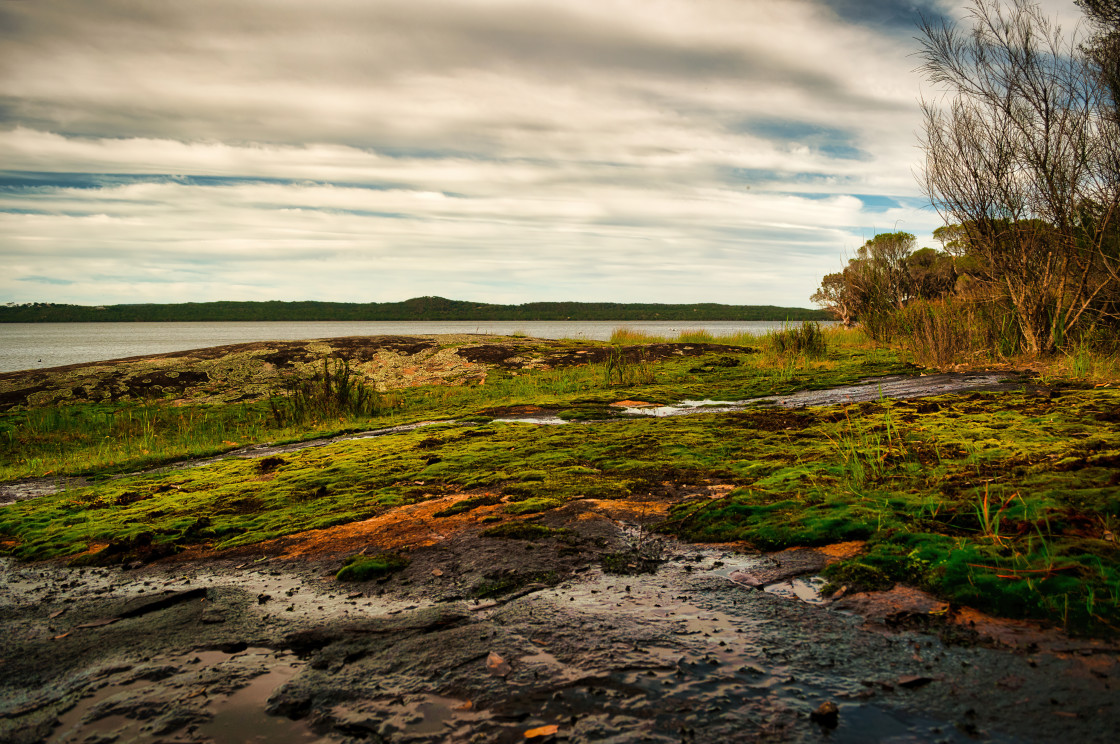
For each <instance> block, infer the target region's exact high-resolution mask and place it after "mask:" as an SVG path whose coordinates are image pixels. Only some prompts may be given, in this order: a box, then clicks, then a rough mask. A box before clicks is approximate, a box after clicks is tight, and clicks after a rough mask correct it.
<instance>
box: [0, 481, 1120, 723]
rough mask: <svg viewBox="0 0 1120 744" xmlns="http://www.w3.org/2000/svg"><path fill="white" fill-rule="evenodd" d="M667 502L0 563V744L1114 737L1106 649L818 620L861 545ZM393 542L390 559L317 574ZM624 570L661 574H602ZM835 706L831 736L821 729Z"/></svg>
mask: <svg viewBox="0 0 1120 744" xmlns="http://www.w3.org/2000/svg"><path fill="white" fill-rule="evenodd" d="M456 498H462V496H461V495H460V496H454V497H447V498H446V499H443V501H451V500H454V499H456ZM444 506H446V504H444ZM664 506H665V504H663V503H661V502H658V501H650V502H621V501H617V502H616V501H594V502H573V503H571V504H568V505H566V506H565V507H563V508H561V509H557V510H554V511H552V512H549V513H547V514H546V515H544V516H542V517H540V518H539V519H538V521H539V522H540V523H542V524H545V525H547V526H550V527H553V528H557V529H559V528H563V531H562V532H557V533H556V534H557V536H556V537H548V538H544V539H540V540H534V541H527V540H516V539H498V538H488V537H485V536H483V535H482V532H481V531H482V530H483V529H484V527H485V522H484V521H483V520H484V519H485V518H486V516H487V515H488V512H487V511H486V510H487V509H488V508H491V509H497V508H498V506H497V505H495V506H494V507H485V506H483V507H480V508H479V509H476V510H474V511H472V512H471V513H470V514H468V515H459V516H453V517H448V518H443V519H438V518H435V517H433V515H432V514H431V513H428V512H423V513H421V512H420V511H415V513H413V512H402V513H400V514H398V515H396V517H395V518H393V517H389V516H386V517H381V518H378V519H376V520H369V522H368V524H366V523H359V524H357V525H346V526H344V527H340V528H332V529H331V530H324V531H321V534H318V535H313V534H310V533H309V534H305V535H297V536H292V537H290V538H285V539H284V540H281V541H274V543H272V544H264V545H261V546H256V547H255V548H254V549H253V550H249V549H244V550H242V551H241V552H240V553H238V554H229V553H227V554H224V555H222V556H203V555H194V556H178V557H177V558H176V559H175V560H173V561H167V560H165V561H160V562H157V563H154V564H151V565H148V566H145V567H142V568H138V569H134V570H121V569H117V568H112V569H64V568H59V567H57V566H54V565H49V564H42V565H15V564H13V563H11V562H9V561H7V560H5V561H2V562H0V581H2V585H3V586H4V587H5V591H4V592H3V594H0V619H2V622H3V629H4V632H3V634H2V637H0V670H2V675H0V700H2V701H3V702H0V740H3V741H11V742H15V743H24V742H39V741H50V742H94V741H105V742H108V741H135V742H145V743H146V742H157V741H176V742H203V741H213V742H243V741H252V740H262V741H263V740H267V741H270V742H281V743H283V742H314V741H318V742H366V741H369V742H383V741H391V742H445V741H451V742H514V741H524V740H526V736H527V734H529V733H534V732H541V731H544V732H550V731H553V732H554V733H545V734H540V736H539V737H538V736H537V735H536V734H535V733H534V736H533V737H532V738H534V739H536V738H539V739H540V740H542V741H569V742H591V741H638V740H641V741H653V742H659V741H660V742H680V741H688V742H727V741H775V742H776V741H782V742H787V741H789V742H810V741H811V742H818V741H822V740H828V741H835V742H857V741H884V740H892V741H951V742H965V741H1000V742H1004V741H1006V742H1012V741H1078V742H1093V741H1101V742H1104V741H1111V740H1112V738H1113V735H1114V732H1115V731H1116V730H1117V727H1118V726H1120V703H1118V702H1117V696H1116V694H1115V689H1114V687H1115V686H1116V685H1117V684H1118V683H1120V658H1118V652H1120V650H1118V649H1114V648H1109V647H1107V646H1106V645H1103V644H1090V643H1086V642H1078V641H1076V640H1070V639H1065V638H1063V637H1061V636H1059V635H1057V634H1055V633H1054V632H1052V631H1044V630H1042V629H1039V628H1035V629H1034V633H1035V640H1028V638H1027V637H1026V636H1024V637H1023V638H1022V639H1021V640H1023V641H1024V643H1023V644H1019V646H1018V648H1007V647H1005V645H1004V643H1003V642H1002V641H1001V640H999V639H998V638H992V637H990V636H986V635H982V634H981V633H979V632H977V631H975V630H972V632H971V633H967V632H963V633H958V634H956V635H952V634H947V633H944V632H943V630H944V628H945V627H948V625H949V623H948V621H947V620H945V619H944V618H945V615H947V614H948V613H945V612H943V611H942V610H943V608H941V607H940V606H938V605H937V604H936V603H934V604H931V605H926V606H921V605H920V604H919V603H918V599H919V598H920V596H921V595H920V593H916V594H913V596H911V597H910V600H909V602H910V603H909V604H905V605H904V603H902V602H901V601H900V600H898V598H897V597H896V598H895V600H896V601H894V604H893V605H892V604H891V603H890V602H887V603H884V602H878V603H876V602H875V601H874V600H873V599H869V598H867V597H863V598H862V599H860V598H856V597H853V598H847V602H846V603H832V604H829V603H827V602H825V601H824V600H822V599H821V597H820V595H819V594H818V593H817V592H816V591H815V588H816V587H819V585H820V580H819V579H818V578H815V577H814V574H815V572H816V571H817V570H819V569H820V568H821V567H822V566H823V565H824V564H825V563H826V562H827V561H829V560H832V559H833V558H835V557H837V556H839V555H848V554H850V553H851V552H852V551H858V550H859V545H858V544H847V545H844V546H839V547H838V548H837V549H836V550H833V551H817V550H813V551H810V550H791V551H784V552H783V553H778V554H774V555H770V556H760V555H757V554H753V553H746V552H742V549H740V548H739V547H738V546H735V545H721V546H704V547H701V546H695V545H689V544H685V543H680V542H676V541H673V540H668V539H664V538H660V537H656V536H654V535H652V534H651V533H649V532H648V530H647V529H646V527H644V526H643V521H652V520H654V519H657V518H658V517H659V515H660V514H662V513H663V511H664ZM411 508H412V509H413V510H422V509H428V510H432V509H435V508H436V504H431V503H425V504H418V505H415V506H414V507H411ZM394 519H395V521H394ZM344 529H345V530H348V532H346V533H345V534H344V532H343V530H344ZM388 548H393V549H396V550H399V551H401V552H404V553H406V554H407V555H408V557H409V558H410V563H409V565H408V566H407V568H405V569H404V570H403V571H401V572H399V573H397V574H393V575H391V576H389V577H387V578H383V579H381V580H378V581H371V582H365V583H356V584H343V583H339V582H338V581H336V580H335V579H334V573H335V571H337V569H338V567H339V566H340V565H341V560H342V558H343V557H344V556H346V555H350V554H353V552H356V551H360V550H363V549H364V550H366V551H368V552H376V551H380V550H385V549H388ZM618 554H626V555H644V556H648V557H651V558H654V559H656V560H655V563H656V567H657V570H656V572H655V573H646V574H639V575H620V574H612V573H607V572H605V571H604V569H603V566H604V565H607V564H608V561H607V559H608V558H609V557H610V556H612V555H618ZM188 559H189V560H188ZM899 591H901V589H900V590H899ZM910 591H911V592H913V590H910ZM799 597H800V599H799ZM802 600H807V601H802ZM857 600H858V601H857ZM860 602H862V603H863V604H862V605H861V604H860ZM888 606H894V607H895V610H894V611H895V614H894V615H893V616H892V615H891V612H889V611H887V610H884V609H883V608H884V607H888ZM875 607H878V608H879V609H878V610H873V609H872V608H875ZM900 608H904V609H900ZM857 610H858V611H859V612H862V613H863V614H864V615H866V616H867V617H868V620H867V621H865V620H864V618H863V617H862V616H861V615H860V614H857V612H856V611H857ZM876 612H878V614H876ZM899 613H902V614H899ZM906 613H908V615H907V616H908V617H910V618H912V620H911V622H909V623H906V622H901V621H900V618H902V617H903V616H904V615H906ZM891 617H894V618H895V619H894V621H892V620H891V619H890V618H891ZM918 617H925V618H926V619H927V620H926V623H925V624H924V625H922V624H920V623H918V622H917V621H916V620H913V618H918ZM953 627H962V626H953ZM963 627H965V628H969V629H973V628H975V626H968V625H967V621H966V622H965V625H964V626H963ZM1037 640H1046V641H1048V642H1049V643H1050V645H1049V647H1047V646H1045V645H1041V646H1040V645H1038V644H1037V643H1036V641H1037ZM1032 644H1033V645H1032ZM829 702H831V703H834V704H835V705H836V706H837V710H838V715H837V717H836V718H835V720H834V721H832V720H830V719H829V718H827V717H825V718H821V717H820V716H818V717H817V719H816V720H814V718H813V713H814V712H815V711H817V710H818V709H819V708H820V706H821V705H822V704H824V703H829ZM831 723H835V725H834V726H832V725H830V724H831ZM553 727H554V728H553ZM253 737H256V739H254V738H253ZM262 737H263V738H262Z"/></svg>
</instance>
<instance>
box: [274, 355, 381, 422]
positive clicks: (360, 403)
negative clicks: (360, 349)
mask: <svg viewBox="0 0 1120 744" xmlns="http://www.w3.org/2000/svg"><path fill="white" fill-rule="evenodd" d="M268 404H269V408H270V409H271V411H272V416H273V418H274V419H275V421H276V424H277V426H280V427H284V426H292V425H295V424H303V423H306V422H308V421H331V420H336V419H337V420H343V421H344V420H346V419H353V418H371V417H373V416H375V415H377V414H378V413H379V412H380V410H381V400H380V395H379V394H378V392H377V390H375V389H374V388H373V387H372V386H370V385H369V384H368V383H367V382H366V380H365V377H364V376H363V375H361V374H360V373H355V372H353V371H351V369H350V363H349V362H348V361H346V360H345V359H334V360H331V359H327V358H325V357H324V359H323V367H322V370H320V371H317V372H314V373H312V374H310V375H291V376H289V377H288V378H287V379H285V380H284V384H283V391H282V392H281V393H280V394H276V393H274V394H272V395H270V396H269V399H268Z"/></svg>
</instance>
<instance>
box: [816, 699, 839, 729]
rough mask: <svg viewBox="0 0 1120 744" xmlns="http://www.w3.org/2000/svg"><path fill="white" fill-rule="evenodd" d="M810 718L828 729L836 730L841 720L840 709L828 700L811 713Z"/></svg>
mask: <svg viewBox="0 0 1120 744" xmlns="http://www.w3.org/2000/svg"><path fill="white" fill-rule="evenodd" d="M809 718H810V720H812V721H814V722H816V723H819V724H820V725H822V726H825V727H827V728H836V724H837V723H839V720H840V709H839V708H837V707H836V703H834V702H832V701H831V700H828V701H826V702H823V703H821V704H820V705H819V706H818V707H817V709H816V710H815V711H813V712H812V713H810V714H809Z"/></svg>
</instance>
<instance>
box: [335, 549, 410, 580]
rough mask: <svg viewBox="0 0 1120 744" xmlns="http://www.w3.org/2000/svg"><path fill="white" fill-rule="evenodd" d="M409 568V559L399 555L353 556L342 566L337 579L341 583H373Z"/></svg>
mask: <svg viewBox="0 0 1120 744" xmlns="http://www.w3.org/2000/svg"><path fill="white" fill-rule="evenodd" d="M406 566H408V558H405V557H404V556H402V555H399V554H397V553H381V554H379V555H374V556H367V555H352V556H350V557H349V558H347V559H346V561H345V562H344V563H343V564H342V568H341V569H340V570H339V572H338V573H337V574H335V578H336V579H338V580H339V581H371V580H372V579H379V578H382V577H384V576H388V575H389V574H391V573H394V572H396V571H400V570H401V569H403V568H405V567H406Z"/></svg>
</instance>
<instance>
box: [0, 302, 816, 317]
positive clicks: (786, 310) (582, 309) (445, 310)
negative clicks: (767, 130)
mask: <svg viewBox="0 0 1120 744" xmlns="http://www.w3.org/2000/svg"><path fill="white" fill-rule="evenodd" d="M828 317H829V316H828V314H827V313H825V312H824V311H823V310H809V309H805V308H799V307H775V306H773V305H718V304H715V303H711V302H705V303H699V304H695V305H661V304H637V303H618V302H530V303H526V304H524V305H488V304H485V303H481V302H464V301H461V300H448V299H444V298H443V297H417V298H414V299H411V300H405V301H404V302H366V303H353V302H279V301H273V302H187V303H179V304H144V305H104V306H98V307H93V306H88V305H56V304H53V303H45V302H36V303H28V304H23V305H7V306H0V323H89V322H102V323H128V322H142V323H153V322H157V323H158V322H169V321H207V322H210V321H236V320H241V321H246V320H250V321H252V320H512V321H519V320H524V321H530V320H618V321H627V320H630V321H638V320H685V321H688V320H697V321H700V320H704V321H707V320H777V321H781V320H824V319H827V318H828Z"/></svg>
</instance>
